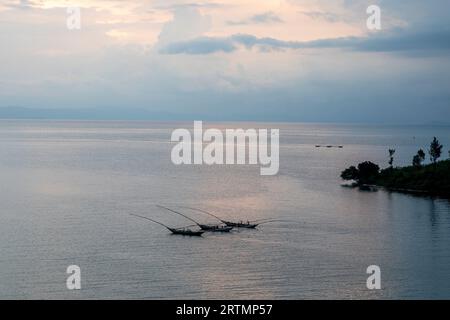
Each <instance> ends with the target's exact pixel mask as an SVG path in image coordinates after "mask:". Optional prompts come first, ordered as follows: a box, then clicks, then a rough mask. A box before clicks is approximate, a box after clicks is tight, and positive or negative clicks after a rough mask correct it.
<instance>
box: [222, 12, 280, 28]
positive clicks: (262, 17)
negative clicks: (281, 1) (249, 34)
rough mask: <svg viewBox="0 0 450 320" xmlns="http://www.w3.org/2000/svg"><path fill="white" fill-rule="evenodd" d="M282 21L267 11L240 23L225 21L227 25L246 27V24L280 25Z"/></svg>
mask: <svg viewBox="0 0 450 320" xmlns="http://www.w3.org/2000/svg"><path fill="white" fill-rule="evenodd" d="M282 22H283V20H282V19H281V18H280V17H279V16H277V15H276V14H275V13H274V12H272V11H268V12H264V13H261V14H256V15H254V16H251V17H250V18H248V19H245V20H240V21H227V24H228V25H232V26H233V25H246V24H263V23H282Z"/></svg>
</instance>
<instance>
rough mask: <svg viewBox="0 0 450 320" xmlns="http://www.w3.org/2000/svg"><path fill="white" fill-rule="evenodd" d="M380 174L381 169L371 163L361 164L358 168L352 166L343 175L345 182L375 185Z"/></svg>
mask: <svg viewBox="0 0 450 320" xmlns="http://www.w3.org/2000/svg"><path fill="white" fill-rule="evenodd" d="M379 174H380V167H379V166H378V165H377V164H375V163H373V162H370V161H365V162H361V163H360V164H358V168H356V167H355V166H351V167H349V168H347V169H345V170H344V171H342V173H341V178H342V179H344V180H355V181H356V182H357V183H358V184H360V185H361V184H371V183H374V182H375V180H376V179H377V177H378V175H379Z"/></svg>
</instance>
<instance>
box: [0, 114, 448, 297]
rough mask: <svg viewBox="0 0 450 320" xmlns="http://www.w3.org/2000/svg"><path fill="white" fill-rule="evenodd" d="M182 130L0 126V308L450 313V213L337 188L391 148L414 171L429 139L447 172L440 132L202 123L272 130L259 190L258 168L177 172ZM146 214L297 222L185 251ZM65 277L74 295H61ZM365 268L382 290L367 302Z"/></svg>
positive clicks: (186, 243) (439, 204) (191, 244)
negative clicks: (299, 304) (19, 301)
mask: <svg viewBox="0 0 450 320" xmlns="http://www.w3.org/2000/svg"><path fill="white" fill-rule="evenodd" d="M192 126H193V123H192V122H189V123H153V122H77V121H72V122H63V121H59V122H58V121H54V122H50V121H49V122H46V121H0V179H1V183H0V298H3V299H15V298H24V299H96V298H105V299H110V298H124V299H164V298H169V299H181V298H186V299H192V298H212V299H216V298H221V299H222V298H223V299H314V298H324V299H334V298H337V299H378V298H387V299H390V298H425V299H431V298H447V299H448V298H450V202H449V201H448V200H444V199H431V198H421V197H414V196H410V195H405V194H399V193H388V192H385V191H378V192H374V193H372V192H361V191H358V190H354V189H349V188H344V187H342V186H341V183H342V181H341V180H340V178H339V174H340V171H341V170H342V169H344V168H345V167H347V166H349V165H351V164H356V163H358V162H360V161H363V160H371V161H374V162H376V163H378V164H380V166H382V167H385V166H387V160H388V159H387V149H388V148H389V147H395V148H396V149H397V153H396V160H395V161H396V162H395V163H396V165H404V164H408V163H410V162H411V159H412V156H413V155H414V154H415V152H416V151H417V149H418V148H419V147H421V148H424V149H425V150H426V148H427V146H428V145H429V142H430V141H431V139H432V137H433V136H437V137H438V138H440V140H441V142H442V143H443V144H444V145H445V146H446V148H445V151H444V154H445V157H447V150H448V149H449V146H450V128H449V127H443V126H441V127H438V126H435V127H432V126H429V127H425V126H421V127H418V126H417V127H414V126H397V127H394V126H374V125H335V124H279V123H267V124H264V123H238V124H236V123H234V124H231V123H205V126H210V127H216V128H221V129H224V128H233V127H243V128H249V127H262V128H279V129H280V137H281V138H280V140H281V146H280V171H279V174H278V175H277V176H260V174H259V166H252V165H244V166H236V165H234V166H206V165H205V166H175V165H173V164H172V162H171V160H170V151H171V148H172V146H173V145H172V144H171V143H170V142H169V140H170V135H171V132H172V130H173V129H174V128H188V129H190V128H192ZM316 144H333V145H343V146H344V148H343V149H337V148H336V149H326V148H315V145H316ZM155 204H165V205H168V206H173V207H175V206H183V205H184V206H194V207H199V208H203V209H205V210H210V211H212V212H214V213H216V214H217V215H220V216H221V217H223V218H228V219H243V220H247V219H249V220H252V219H261V218H267V217H276V218H280V219H284V220H294V221H298V222H289V223H287V222H278V223H272V224H265V225H262V226H261V227H260V228H259V229H258V230H239V231H235V232H232V233H230V234H206V235H205V236H204V237H202V238H186V237H182V236H174V235H170V234H169V233H168V231H167V230H166V229H164V228H162V227H161V226H159V225H156V224H152V223H150V222H147V221H145V220H141V219H138V218H135V217H132V216H130V215H129V213H135V214H140V215H146V216H148V217H152V218H154V219H156V220H159V221H161V222H163V223H165V224H168V225H174V226H183V225H189V224H192V223H191V222H190V221H187V220H185V219H183V218H182V217H180V216H176V215H174V214H171V213H169V212H164V211H161V210H160V209H158V208H156V207H155ZM184 212H186V213H188V214H190V215H191V216H192V217H193V218H194V219H196V220H199V221H202V222H214V219H212V218H211V217H208V216H206V215H202V214H199V213H196V212H189V211H188V210H184ZM74 264H75V265H79V266H80V267H81V279H82V280H81V281H82V290H79V291H77V290H75V291H69V290H67V289H66V278H67V276H68V275H67V274H66V268H67V267H68V266H69V265H74ZM369 265H378V266H380V268H381V279H382V280H381V281H382V290H375V291H371V290H368V289H367V288H366V279H367V277H368V275H367V274H366V268H367V267H368V266H369Z"/></svg>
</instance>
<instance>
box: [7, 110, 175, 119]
mask: <svg viewBox="0 0 450 320" xmlns="http://www.w3.org/2000/svg"><path fill="white" fill-rule="evenodd" d="M181 116H183V115H181ZM0 119H36V120H43V119H49V120H167V119H174V120H177V118H176V117H175V115H173V114H170V113H168V112H152V111H147V110H143V109H126V108H123V109H119V108H85V109H64V108H57V109H56V108H55V109H50V108H48V109H43V108H26V107H0Z"/></svg>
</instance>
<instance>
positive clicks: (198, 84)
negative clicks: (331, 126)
mask: <svg viewBox="0 0 450 320" xmlns="http://www.w3.org/2000/svg"><path fill="white" fill-rule="evenodd" d="M371 4H376V5H378V6H379V7H380V8H381V14H382V15H381V27H382V29H381V30H380V31H370V30H368V29H367V27H366V20H367V17H368V14H367V13H366V9H367V7H368V6H369V5H371ZM68 6H79V7H81V29H80V30H69V29H68V28H67V26H66V19H67V17H68V16H69V14H68V13H67V11H66V10H67V7H68ZM449 12H450V1H448V0H431V1H423V0H407V1H405V0H385V1H383V0H378V1H376V0H372V1H366V0H360V1H357V0H317V1H313V0H245V1H244V0H239V1H238V0H217V1H212V0H211V1H210V0H207V1H197V0H186V1H183V0H177V1H172V0H156V1H145V0H127V1H118V0H94V1H87V0H86V1H83V0H79V1H75V0H73V1H64V0H58V1H56V0H54V1H45V0H2V1H1V3H0V46H1V50H0V107H27V108H36V109H53V108H55V109H59V110H60V111H59V112H61V113H62V114H63V113H64V110H73V109H93V110H94V109H95V110H101V112H103V113H105V114H107V113H109V112H110V113H111V114H119V115H123V116H124V117H125V118H126V117H127V115H128V116H129V115H132V114H136V110H141V111H146V112H148V115H149V117H150V118H151V115H152V114H155V115H156V114H159V115H161V114H163V115H164V117H165V118H167V119H177V120H178V119H197V120H210V119H214V120H230V119H234V120H266V121H271V120H273V121H280V120H282V121H283V120H285V121H345V122H352V121H364V122H396V123H423V122H432V121H448V119H450V19H449V17H448V15H449Z"/></svg>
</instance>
